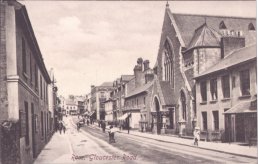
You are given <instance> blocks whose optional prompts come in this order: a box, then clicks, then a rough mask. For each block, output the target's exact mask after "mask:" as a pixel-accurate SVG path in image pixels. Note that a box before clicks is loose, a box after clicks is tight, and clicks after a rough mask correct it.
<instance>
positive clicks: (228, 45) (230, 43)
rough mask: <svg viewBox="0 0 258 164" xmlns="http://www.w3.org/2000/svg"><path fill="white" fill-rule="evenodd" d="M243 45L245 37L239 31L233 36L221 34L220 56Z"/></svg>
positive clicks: (222, 56)
mask: <svg viewBox="0 0 258 164" xmlns="http://www.w3.org/2000/svg"><path fill="white" fill-rule="evenodd" d="M243 47H245V38H244V37H243V36H242V34H241V32H238V33H237V35H234V36H223V37H222V38H221V58H224V57H225V56H227V55H228V54H230V53H231V52H232V51H234V50H237V49H240V48H243Z"/></svg>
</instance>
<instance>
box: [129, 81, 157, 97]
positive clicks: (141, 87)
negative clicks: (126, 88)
mask: <svg viewBox="0 0 258 164" xmlns="http://www.w3.org/2000/svg"><path fill="white" fill-rule="evenodd" d="M152 85H153V81H152V82H150V83H147V84H145V85H143V86H140V87H138V88H135V89H134V90H132V91H131V92H129V93H128V95H127V96H126V97H125V98H129V97H132V96H135V95H138V94H140V93H142V92H145V91H147V89H149V88H150V87H151V86H152Z"/></svg>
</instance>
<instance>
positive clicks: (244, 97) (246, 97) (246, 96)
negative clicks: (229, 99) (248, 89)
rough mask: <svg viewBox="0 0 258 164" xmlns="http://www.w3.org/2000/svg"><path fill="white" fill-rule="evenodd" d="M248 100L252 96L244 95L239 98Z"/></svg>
mask: <svg viewBox="0 0 258 164" xmlns="http://www.w3.org/2000/svg"><path fill="white" fill-rule="evenodd" d="M248 98H251V95H243V96H240V97H238V99H248Z"/></svg>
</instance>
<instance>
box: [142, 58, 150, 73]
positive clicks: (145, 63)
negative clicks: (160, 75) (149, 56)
mask: <svg viewBox="0 0 258 164" xmlns="http://www.w3.org/2000/svg"><path fill="white" fill-rule="evenodd" d="M149 64H150V61H149V60H145V61H144V62H143V66H144V71H146V70H148V69H149V68H150V67H149Z"/></svg>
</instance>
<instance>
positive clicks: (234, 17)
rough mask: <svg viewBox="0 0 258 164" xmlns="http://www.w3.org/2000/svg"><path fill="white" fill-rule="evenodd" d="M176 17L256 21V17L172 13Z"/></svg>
mask: <svg viewBox="0 0 258 164" xmlns="http://www.w3.org/2000/svg"><path fill="white" fill-rule="evenodd" d="M172 14H175V15H185V16H207V17H221V18H233V19H237V18H238V19H239V18H240V19H255V20H256V18H255V17H241V16H223V15H205V14H194V13H193V14H191V13H172Z"/></svg>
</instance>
